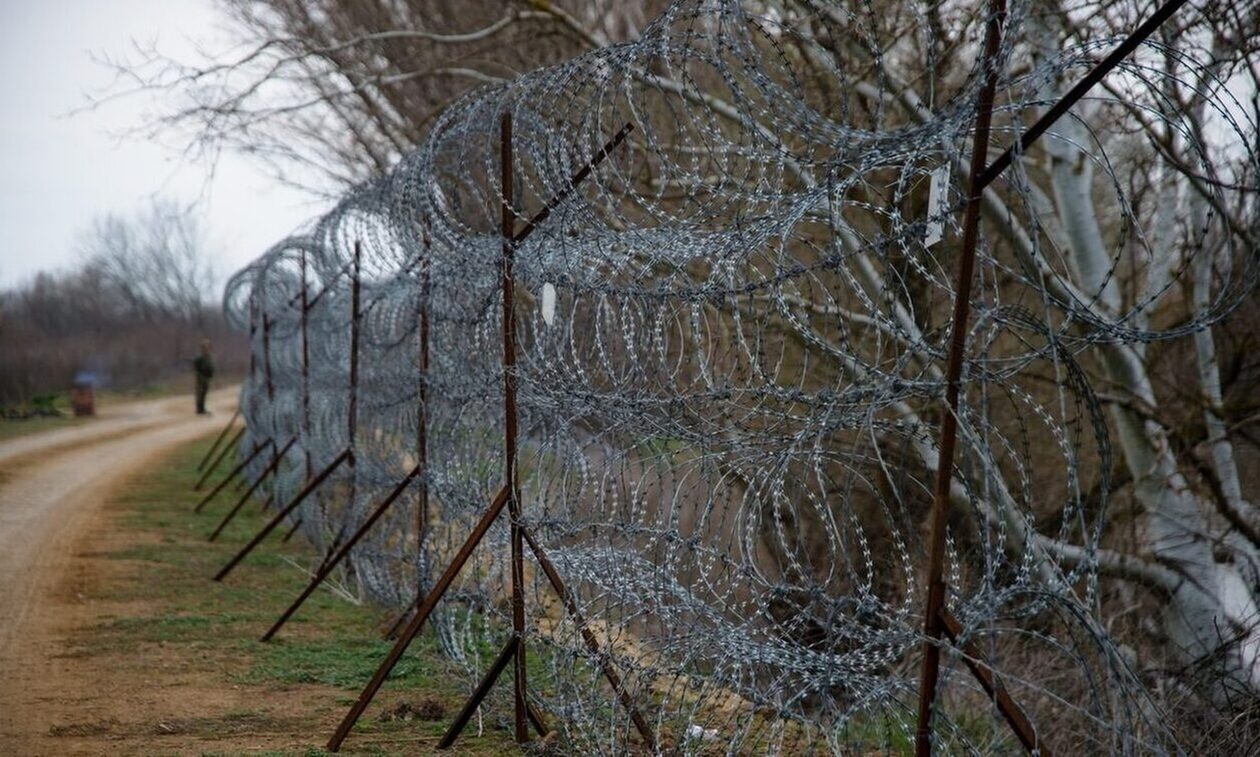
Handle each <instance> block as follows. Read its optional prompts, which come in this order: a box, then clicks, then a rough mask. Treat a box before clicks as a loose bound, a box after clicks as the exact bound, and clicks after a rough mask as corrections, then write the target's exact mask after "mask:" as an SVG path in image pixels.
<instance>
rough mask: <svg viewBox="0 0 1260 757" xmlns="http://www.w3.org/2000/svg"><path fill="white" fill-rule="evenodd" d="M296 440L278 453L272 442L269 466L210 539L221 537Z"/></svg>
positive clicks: (290, 440)
mask: <svg viewBox="0 0 1260 757" xmlns="http://www.w3.org/2000/svg"><path fill="white" fill-rule="evenodd" d="M296 441H297V437H296V436H294V437H292V438H290V439H289V442H288V443H287V444H285V445H284V449H282V450H280V452H279V453H278V454H277V453H276V452H275V447H276V444H275V442H272V443H271V448H272V453H271V463H269V464H268V465H267V468H266V469H265V470H264V471H263V472H262V474H261V475H259V476H258V478H257V479H256V480H255V481H254V483H253V484H251V485H250V487H249V490H248V491H246V492H245V493H244V494H242V495H241V496H240V499H238V500H237V501H236V504H235V505H233V506H232V509H231V510H229V511H228V513H227V515H225V516H223V521H222V522H221V523H219V527H218V528H216V529H214V533H212V534H210V539H209V541H214V540H215V539H218V538H219V534H221V533H223V529H225V528H227V525H228V524H229V523H231V522H232V519H233V518H235V517H236V514H237V513H238V512H240V511H241V508H242V507H244V506H245V503H246V502H248V501H249V498H250V497H252V496H253V495H254V492H256V491H257V490H258V487H259V486H261V485H262V482H263V480H264V479H266V478H267V476H268V475H269V474H273V473H275V471H276V468H277V467H279V465H280V461H281V460H283V459H284V456H285V455H286V454H288V452H289V449H290V448H292V447H293V444H294V443H295V442H296ZM274 489H275V487H274V486H273V487H272V490H273V491H274ZM267 501H268V502H269V501H271V498H270V497H269V498H268V499H267ZM263 509H264V510H266V509H267V508H266V505H264V506H263Z"/></svg>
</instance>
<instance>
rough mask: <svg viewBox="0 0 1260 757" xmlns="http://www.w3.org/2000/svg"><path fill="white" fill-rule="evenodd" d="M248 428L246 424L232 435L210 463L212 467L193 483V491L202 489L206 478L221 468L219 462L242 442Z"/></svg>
mask: <svg viewBox="0 0 1260 757" xmlns="http://www.w3.org/2000/svg"><path fill="white" fill-rule="evenodd" d="M247 430H248V429H247V428H246V427H245V426H241V427H240V429H239V430H237V432H236V434H234V435H233V436H232V440H231V441H229V442H228V443H227V445H226V446H224V447H223V449H221V450H219V454H218V456H217V457H215V458H214V462H212V463H210V467H208V468H206V470H205V472H204V473H202V474H201V478H199V479H197V483H196V484H194V485H193V491H195V492H199V491H201V487H202V486H204V485H205V483H206V479H208V478H210V476H211V474H213V473H214V472H215V471H216V470H218V469H219V464H220V463H222V462H223V458H225V457H227V455H228V453H229V452H231V451H232V449H233V448H234V447H236V445H237V444H239V443H240V441H241V437H243V436H245V432H246V431H247Z"/></svg>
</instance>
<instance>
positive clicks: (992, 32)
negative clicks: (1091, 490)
mask: <svg viewBox="0 0 1260 757" xmlns="http://www.w3.org/2000/svg"><path fill="white" fill-rule="evenodd" d="M1185 4H1186V0H1168V1H1167V2H1165V3H1164V4H1163V5H1161V6H1160V7H1159V8H1158V9H1157V10H1156V11H1155V13H1153V14H1152V15H1151V17H1150V18H1148V19H1147V20H1146V21H1144V22H1143V23H1142V24H1141V25H1140V26H1138V28H1137V29H1135V30H1134V31H1133V32H1132V33H1131V34H1129V36H1128V37H1126V38H1125V39H1124V41H1123V42H1121V43H1120V44H1119V45H1118V46H1117V47H1116V48H1115V49H1114V50H1112V51H1111V53H1110V54H1108V56H1107V57H1106V58H1104V59H1103V60H1102V61H1101V62H1099V63H1098V64H1097V65H1096V66H1094V67H1093V68H1092V69H1091V70H1090V71H1089V73H1088V74H1086V75H1085V76H1084V77H1083V78H1082V79H1081V80H1080V81H1079V82H1077V83H1076V85H1075V86H1073V87H1072V89H1071V90H1069V91H1068V93H1067V94H1066V95H1064V96H1063V97H1061V98H1060V99H1059V100H1058V101H1057V102H1056V103H1055V104H1054V105H1053V106H1051V108H1050V109H1049V110H1048V111H1046V113H1045V114H1044V115H1042V117H1041V118H1040V119H1038V120H1037V122H1036V123H1035V124H1033V126H1032V127H1031V128H1029V129H1028V131H1026V132H1025V133H1024V134H1023V135H1022V136H1021V138H1020V140H1019V142H1018V143H1017V145H1012V146H1011V147H1009V148H1008V149H1007V150H1006V151H1004V152H1003V153H1002V154H1001V156H999V157H998V159H997V160H995V161H993V162H992V163H990V164H988V165H987V167H986V162H987V151H988V141H989V127H990V124H991V120H992V111H993V99H994V90H995V88H996V81H997V71H996V70H994V67H993V60H994V57H995V56H996V54H997V51H998V49H999V48H1000V45H1001V26H1002V23H1003V21H1004V18H1005V15H1006V3H1005V0H992V2H991V5H990V8H989V18H988V25H987V28H986V32H985V57H984V63H983V65H984V66H985V69H986V71H985V77H986V78H985V84H984V87H983V89H982V90H981V92H980V102H979V106H978V113H977V116H976V131H975V136H974V144H973V147H972V155H971V169H970V175H969V179H968V193H967V204H966V209H965V214H964V216H963V227H962V228H963V241H962V256H961V258H960V259H959V263H958V283H957V287H956V288H957V294H956V295H955V300H954V313H953V318H952V320H951V326H950V328H951V334H950V337H951V339H950V351H949V360H948V364H947V368H946V382H947V383H946V390H945V393H946V406H947V409H946V412H945V414H944V415H943V416H942V418H941V446H940V455H939V459H938V461H937V468H936V482H935V483H936V485H935V491H934V496H933V502H932V526H931V534H930V536H929V553H928V560H929V562H928V597H927V607H926V610H925V612H924V633H925V635H926V637H927V638H926V639H925V640H924V645H923V670H922V676H921V678H920V681H919V720H918V727H917V728H916V730H915V753H916V755H918V756H919V757H927V755H930V754H931V752H932V743H931V721H932V715H933V712H932V710H933V707H934V704H935V700H936V684H937V681H938V678H939V673H940V644H941V639H942V637H943V636H949V637H950V638H951V639H952V640H954V641H957V638H958V634H959V632H960V626H959V625H958V621H957V620H956V619H954V617H953V615H952V614H951V613H950V612H949V609H948V608H947V607H946V605H945V581H944V552H945V525H946V520H947V517H948V514H949V489H950V483H951V480H952V477H953V464H954V455H955V451H956V444H957V434H958V403H959V392H960V386H959V384H960V380H961V377H962V362H963V353H964V352H965V349H966V328H967V320H968V316H969V312H970V301H971V283H972V282H971V280H972V277H973V273H974V267H975V254H976V247H977V245H978V244H979V225H980V202H981V198H982V195H983V192H984V190H985V188H986V187H987V186H988V185H989V184H991V183H993V181H995V180H996V179H997V178H998V177H999V176H1000V175H1001V174H1002V172H1003V171H1005V170H1006V169H1007V168H1008V167H1009V166H1010V165H1011V163H1012V162H1013V161H1014V158H1015V156H1017V155H1019V154H1022V153H1023V152H1024V151H1025V150H1027V149H1028V147H1030V146H1031V145H1032V144H1033V143H1034V142H1035V141H1036V140H1037V139H1038V138H1039V137H1040V136H1041V135H1042V134H1044V133H1045V132H1046V131H1047V130H1048V129H1049V128H1050V126H1051V125H1053V124H1054V122H1055V121H1057V120H1059V119H1060V118H1062V117H1063V115H1064V114H1066V113H1067V112H1068V111H1069V110H1070V109H1071V108H1072V106H1073V105H1075V104H1076V103H1077V102H1078V101H1080V99H1081V98H1082V97H1084V96H1085V94H1086V93H1087V92H1088V91H1089V90H1090V89H1091V88H1092V87H1094V86H1095V85H1096V84H1098V82H1100V81H1102V79H1103V77H1105V76H1106V75H1107V74H1108V73H1109V72H1110V71H1111V70H1112V69H1114V68H1115V67H1116V66H1118V65H1119V64H1120V63H1121V62H1122V61H1123V60H1124V59H1125V58H1126V57H1128V55H1129V54H1130V53H1132V52H1133V51H1134V50H1135V49H1137V47H1138V45H1140V44H1141V43H1142V42H1143V41H1144V40H1145V39H1146V38H1147V37H1149V36H1150V35H1151V34H1153V33H1154V32H1155V30H1156V29H1158V28H1159V27H1160V26H1161V25H1163V23H1164V22H1166V21H1167V20H1168V19H1169V18H1171V17H1172V16H1173V14H1175V13H1176V12H1177V11H1178V10H1179V9H1180V8H1181V7H1182V6H1183V5H1185ZM973 653H974V649H973V648H971V647H965V648H964V654H965V655H966V657H967V658H968V659H967V665H968V666H969V667H970V669H971V672H972V674H973V675H975V676H976V678H977V680H978V681H979V682H980V684H981V687H982V688H984V690H985V691H986V692H988V693H989V695H990V696H991V697H992V698H993V699H994V701H995V702H996V703H997V705H998V708H999V710H1000V711H1001V713H1002V715H1003V717H1004V718H1006V721H1007V723H1008V724H1010V726H1011V728H1012V730H1014V731H1015V733H1016V735H1017V736H1018V737H1019V739H1020V742H1021V743H1022V744H1023V745H1024V747H1025V748H1026V749H1028V750H1029V751H1030V752H1031V751H1034V750H1036V751H1038V752H1040V753H1041V754H1042V755H1047V756H1048V755H1049V754H1050V752H1049V749H1048V747H1046V746H1045V745H1044V744H1042V743H1039V741H1038V739H1037V735H1036V732H1035V730H1034V729H1033V728H1032V724H1031V723H1030V722H1029V721H1028V718H1027V717H1026V716H1025V715H1024V713H1023V711H1022V710H1021V709H1020V708H1019V706H1018V705H1016V704H1015V702H1014V700H1013V699H1011V697H1010V695H1009V694H1007V693H1006V691H1005V689H1004V688H1002V687H1001V684H1000V682H999V681H997V680H996V677H995V676H993V674H992V673H991V672H990V671H989V670H987V668H986V666H984V665H981V664H980V663H978V661H977V660H978V658H977V657H975V655H974V654H973Z"/></svg>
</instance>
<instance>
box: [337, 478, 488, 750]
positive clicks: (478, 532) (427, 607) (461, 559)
mask: <svg viewBox="0 0 1260 757" xmlns="http://www.w3.org/2000/svg"><path fill="white" fill-rule="evenodd" d="M508 498H509V494H508V487H506V486H505V487H503V488H502V489H501V490H499V493H498V495H497V496H496V497H495V498H494V501H493V502H492V503H490V507H489V508H488V509H487V510H486V512H485V513H484V514H483V515H482V516H481V520H479V521H477V525H476V526H474V527H473V530H472V533H470V534H468V538H467V539H465V540H464V543H463V545H461V546H460V548H459V551H458V552H456V553H455V557H454V559H452V560H451V563H450V565H448V566H446V570H445V571H443V572H442V576H441V578H439V579H438V581H437V583H436V584H434V585H433V588H432V589H430V590H429V593H428V594H426V595H425V597H424V600H423V601H422V602H421V603H420V606H419V608H418V609H417V610H416V614H415V616H414V617H413V618H412V619H411V622H410V623H408V624H407V627H406V628H404V629H403V631H402V633H401V634H399V636H398V641H396V642H395V643H394V646H393V648H392V649H390V650H389V654H387V655H385V659H384V660H382V661H381V664H380V666H379V667H378V668H377V669H376V673H374V674H373V675H372V680H370V681H368V683H367V685H366V686H364V687H363V691H362V692H360V693H359V698H358V699H357V700H356V701H355V703H354V705H352V706H351V707H350V711H349V712H347V713H346V716H345V717H344V718H342V720H341V724H340V725H338V726H337V730H336V731H335V732H334V733H333V735H332V738H330V739H329V740H328V751H330V752H336V751H337V750H339V749H341V744H342V742H343V741H345V740H346V736H348V735H350V729H351V728H353V727H354V724H355V723H357V722H358V720H359V718H360V717H361V716H362V715H363V711H364V710H366V709H367V706H368V704H370V703H371V701H372V699H373V698H374V697H375V696H376V692H378V691H380V689H381V685H382V684H383V683H385V679H386V678H388V677H389V674H390V672H391V671H392V670H393V669H394V666H395V665H397V664H398V661H399V660H400V659H402V656H403V653H404V652H406V651H407V647H409V646H410V645H411V642H412V641H413V640H414V639H415V638H416V635H417V634H419V633H420V629H421V628H422V627H423V626H424V622H425V621H426V620H428V619H429V615H430V614H431V613H432V612H433V608H435V607H437V603H438V602H440V601H442V597H443V596H445V595H446V590H447V589H449V588H450V586H451V584H452V583H453V582H454V581H455V577H456V576H457V575H459V572H460V571H461V570H463V568H464V564H465V563H467V562H468V558H469V557H470V556H471V555H472V552H473V549H475V548H476V547H477V545H478V544H480V543H481V540H482V539H483V538H485V535H486V532H487V531H489V530H490V526H491V525H492V524H493V523H494V521H495V519H496V518H498V517H499V514H500V513H502V512H503V508H504V507H506V506H507V501H508Z"/></svg>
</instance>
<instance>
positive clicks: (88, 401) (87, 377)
mask: <svg viewBox="0 0 1260 757" xmlns="http://www.w3.org/2000/svg"><path fill="white" fill-rule="evenodd" d="M70 407H72V408H74V415H75V417H76V418H81V417H84V416H89V415H96V376H94V375H92V374H91V373H86V372H84V373H79V374H78V375H76V376H75V377H74V385H73V386H71V387H70Z"/></svg>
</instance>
